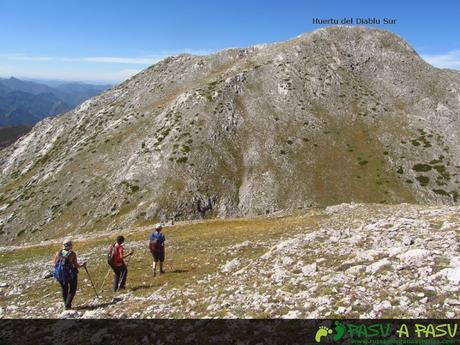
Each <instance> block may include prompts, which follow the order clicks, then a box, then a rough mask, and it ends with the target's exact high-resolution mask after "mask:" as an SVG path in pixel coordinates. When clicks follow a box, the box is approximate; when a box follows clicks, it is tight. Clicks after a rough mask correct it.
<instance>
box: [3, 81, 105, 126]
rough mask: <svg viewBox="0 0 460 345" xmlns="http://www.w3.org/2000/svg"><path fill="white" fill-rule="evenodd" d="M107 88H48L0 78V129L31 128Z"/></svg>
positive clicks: (72, 84)
mask: <svg viewBox="0 0 460 345" xmlns="http://www.w3.org/2000/svg"><path fill="white" fill-rule="evenodd" d="M110 87H111V85H92V84H84V83H76V82H68V83H67V82H63V83H61V84H57V85H56V86H50V85H47V83H39V82H35V81H26V80H20V79H17V78H14V77H11V78H9V79H2V78H0V126H5V125H32V124H34V123H36V122H38V121H40V120H41V119H43V118H45V117H48V116H54V115H57V114H60V113H63V112H66V111H69V110H71V109H72V108H74V107H75V106H77V105H78V104H80V103H82V102H83V101H85V100H87V99H88V98H91V97H93V96H96V95H98V94H99V93H101V92H102V91H104V90H106V89H108V88H110Z"/></svg>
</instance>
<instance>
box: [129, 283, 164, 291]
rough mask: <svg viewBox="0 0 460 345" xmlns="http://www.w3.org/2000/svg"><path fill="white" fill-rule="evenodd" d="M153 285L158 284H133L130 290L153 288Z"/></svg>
mask: <svg viewBox="0 0 460 345" xmlns="http://www.w3.org/2000/svg"><path fill="white" fill-rule="evenodd" d="M153 287H158V285H154V284H143V285H138V286H134V287H132V288H131V289H130V290H131V291H137V290H144V289H151V288H153Z"/></svg>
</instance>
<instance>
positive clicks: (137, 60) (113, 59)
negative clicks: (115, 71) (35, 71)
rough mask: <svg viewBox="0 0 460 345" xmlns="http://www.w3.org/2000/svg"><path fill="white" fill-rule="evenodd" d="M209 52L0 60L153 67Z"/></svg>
mask: <svg viewBox="0 0 460 345" xmlns="http://www.w3.org/2000/svg"><path fill="white" fill-rule="evenodd" d="M210 52H211V51H209V50H192V49H185V50H183V51H180V52H169V53H167V52H165V53H156V54H148V55H145V56H141V57H126V56H83V57H66V56H34V55H26V54H0V59H6V60H13V61H14V60H16V61H38V62H40V61H42V62H47V61H56V62H97V63H114V64H132V65H147V66H148V65H152V64H154V63H157V62H158V61H160V60H162V59H164V58H166V57H168V56H171V55H177V54H180V53H188V54H194V55H207V54H209V53H210Z"/></svg>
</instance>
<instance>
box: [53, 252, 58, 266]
mask: <svg viewBox="0 0 460 345" xmlns="http://www.w3.org/2000/svg"><path fill="white" fill-rule="evenodd" d="M57 257H58V252H57V253H54V256H53V265H56V260H57Z"/></svg>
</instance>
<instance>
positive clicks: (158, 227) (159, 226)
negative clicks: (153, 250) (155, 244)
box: [155, 224, 163, 230]
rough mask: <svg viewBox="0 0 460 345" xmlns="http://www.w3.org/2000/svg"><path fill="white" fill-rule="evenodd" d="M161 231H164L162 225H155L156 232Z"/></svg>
mask: <svg viewBox="0 0 460 345" xmlns="http://www.w3.org/2000/svg"><path fill="white" fill-rule="evenodd" d="M161 229H163V227H162V226H161V224H157V225H155V230H161Z"/></svg>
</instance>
